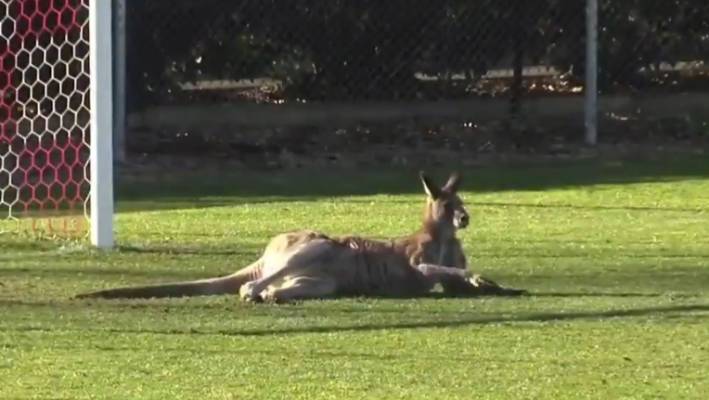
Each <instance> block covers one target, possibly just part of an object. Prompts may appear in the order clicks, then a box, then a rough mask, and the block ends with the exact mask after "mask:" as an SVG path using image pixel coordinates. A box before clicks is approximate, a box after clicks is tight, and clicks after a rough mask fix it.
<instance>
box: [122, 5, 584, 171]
mask: <svg viewBox="0 0 709 400" xmlns="http://www.w3.org/2000/svg"><path fill="white" fill-rule="evenodd" d="M584 20H585V3H584V2H583V1H549V0H536V1H525V2H520V1H515V0H485V1H476V2H468V1H443V2H440V1H437V2H434V1H414V2H412V1H410V0H407V1H404V0H395V1H387V2H379V1H328V2H325V1H312V0H311V1H298V2H291V3H283V2H275V1H239V2H230V3H229V4H226V3H224V2H221V1H203V2H200V3H195V2H193V1H171V2H162V1H152V2H128V3H127V18H126V25H127V29H126V31H127V36H126V43H127V45H126V49H127V50H126V51H127V68H128V88H129V90H128V99H129V100H128V103H127V104H128V107H129V112H130V113H131V116H132V117H133V118H132V119H130V120H131V127H132V128H133V129H132V131H130V132H129V134H128V137H127V139H128V149H129V151H132V152H142V153H165V152H169V153H175V152H182V153H188V154H191V155H198V154H199V155H208V154H215V153H216V154H231V155H233V156H236V157H235V158H240V159H248V158H250V157H252V156H254V154H256V153H269V154H271V155H274V154H277V155H279V156H278V157H280V155H281V154H282V153H287V154H289V155H291V156H292V155H298V154H300V155H303V156H305V157H307V158H308V159H311V160H312V155H313V154H322V155H323V156H324V157H325V158H327V159H328V160H330V161H332V160H333V158H339V157H341V155H342V152H344V151H345V150H346V151H347V152H349V153H352V152H358V151H359V152H362V154H364V155H363V157H362V158H365V159H366V158H367V157H368V156H371V155H372V150H373V149H381V150H382V153H383V154H382V158H383V159H390V158H391V157H390V156H389V155H387V154H386V153H392V152H396V153H397V154H402V153H405V152H406V150H407V149H408V150H416V149H418V150H420V149H422V148H425V149H426V150H428V151H430V150H432V149H448V150H463V151H468V152H495V151H496V150H498V149H499V148H501V147H514V148H516V147H525V146H527V145H528V144H531V143H532V142H534V141H538V140H539V138H537V136H539V135H537V134H535V133H529V132H527V129H525V128H524V127H523V126H518V127H517V128H516V129H515V131H516V133H515V134H513V135H502V134H501V132H502V131H505V130H510V127H511V126H512V125H514V121H510V119H509V116H510V115H511V114H513V115H517V114H520V111H521V110H525V107H526V108H531V109H532V110H539V111H541V114H544V115H546V116H547V117H548V118H547V119H549V118H553V117H555V116H556V113H555V112H553V110H554V109H555V108H556V106H555V104H566V99H567V98H573V99H574V100H575V103H574V104H576V105H577V106H579V107H580V108H578V110H575V112H576V114H578V112H580V111H582V104H583V96H582V93H583V81H584V62H585V59H584V52H585V25H584ZM545 99H550V100H551V103H548V104H547V103H545V101H544V100H545ZM550 111H552V112H550ZM562 114H563V110H562ZM572 118H573V119H574V122H575V123H576V126H575V127H574V129H576V130H575V131H573V132H571V131H569V132H568V134H569V135H571V134H574V135H577V136H582V125H581V124H582V123H583V122H582V121H583V119H582V118H581V117H579V116H578V115H575V116H573V117H572ZM579 129H581V130H579ZM517 131H519V132H517ZM527 136H529V137H527ZM532 136H534V138H532ZM392 149H395V150H392ZM246 153H248V154H246ZM375 153H376V152H375ZM278 157H276V158H278ZM256 158H258V157H256ZM267 158H268V157H267ZM270 158H271V159H273V157H270ZM291 158H292V157H291ZM395 158H396V157H395ZM362 161H366V160H362ZM274 162H276V163H278V162H279V161H274Z"/></svg>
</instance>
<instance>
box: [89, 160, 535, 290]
mask: <svg viewBox="0 0 709 400" xmlns="http://www.w3.org/2000/svg"><path fill="white" fill-rule="evenodd" d="M419 175H420V179H421V182H422V184H423V188H424V191H425V193H426V203H425V207H424V214H423V221H422V224H421V228H420V229H419V230H417V231H416V232H414V233H412V234H410V235H407V236H403V237H398V238H394V239H390V240H373V239H368V238H363V237H359V236H343V237H330V236H328V235H326V234H324V233H321V232H316V231H312V230H300V231H294V232H287V233H282V234H279V235H276V236H275V237H273V238H272V239H271V240H270V242H269V243H268V244H267V246H266V248H265V250H264V252H263V253H262V255H261V257H260V258H259V259H258V260H256V261H254V262H253V263H252V264H251V265H249V266H247V267H244V268H242V269H241V270H239V271H237V272H235V273H233V274H231V275H227V276H222V277H217V278H210V279H200V280H195V281H189V282H176V283H168V284H159V285H150V286H138V287H124V288H116V289H107V290H101V291H96V292H91V293H84V294H79V295H77V296H76V298H106V299H112V298H157V297H182V296H205V295H222V294H236V293H239V296H240V298H241V299H242V300H244V301H252V302H261V301H269V302H288V301H293V300H304V299H315V298H332V297H343V296H377V297H415V296H422V295H425V294H427V293H429V292H430V291H431V290H432V289H433V288H434V287H435V286H436V284H440V286H441V287H442V288H443V292H444V294H446V295H452V296H461V295H465V296H476V295H509V296H515V295H521V294H524V293H526V291H524V290H518V289H512V288H505V287H502V286H500V285H498V284H497V283H495V282H494V281H492V280H489V279H486V278H483V277H482V276H480V275H477V274H473V273H472V272H471V271H469V270H468V263H467V260H466V257H465V254H464V252H463V248H462V246H461V243H460V241H459V240H458V238H457V237H456V232H457V231H458V230H459V229H465V228H466V227H467V226H468V224H469V222H470V216H469V214H468V212H467V210H466V209H465V207H464V205H463V201H462V200H461V198H460V197H459V196H458V189H459V187H460V183H461V177H460V175H459V174H458V173H457V172H453V173H452V174H451V175H450V177H449V178H448V181H447V182H446V183H445V184H444V185H443V186H442V187H439V186H437V185H436V184H434V183H433V182H432V181H431V179H430V178H428V177H427V176H426V175H425V173H424V172H420V174H419Z"/></svg>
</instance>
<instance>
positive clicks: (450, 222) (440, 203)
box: [419, 172, 470, 232]
mask: <svg viewBox="0 0 709 400" xmlns="http://www.w3.org/2000/svg"><path fill="white" fill-rule="evenodd" d="M419 175H420V177H421V182H422V183H423V189H424V190H425V191H426V194H427V195H428V196H427V199H426V210H425V215H424V223H425V224H427V225H428V226H429V227H431V228H434V229H436V230H439V231H451V232H455V230H457V229H463V228H465V227H466V226H468V223H469V222H470V217H469V216H468V211H467V210H466V209H465V207H464V206H463V201H462V200H461V199H460V197H459V196H458V188H459V187H460V180H461V178H460V175H459V174H458V173H457V172H453V173H452V174H451V175H450V177H449V178H448V181H447V182H446V184H445V185H443V186H442V187H439V186H438V185H436V184H435V183H433V182H432V181H431V179H429V178H428V177H427V176H426V174H425V173H423V172H421V173H420V174H419Z"/></svg>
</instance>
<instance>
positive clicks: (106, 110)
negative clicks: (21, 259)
mask: <svg viewBox="0 0 709 400" xmlns="http://www.w3.org/2000/svg"><path fill="white" fill-rule="evenodd" d="M111 42H112V40H111V2H110V1H92V2H91V4H90V5H89V51H90V59H91V61H90V63H89V70H90V76H91V90H90V92H91V95H90V103H91V122H90V127H91V154H90V157H91V159H90V164H91V167H90V168H91V194H90V197H91V244H93V245H94V246H96V247H98V248H104V249H105V248H110V247H113V118H112V115H113V73H112V59H111V58H112V57H113V53H112V52H111V47H112V43H111Z"/></svg>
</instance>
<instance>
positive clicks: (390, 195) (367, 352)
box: [0, 158, 709, 399]
mask: <svg viewBox="0 0 709 400" xmlns="http://www.w3.org/2000/svg"><path fill="white" fill-rule="evenodd" d="M708 170H709V169H707V168H706V160H704V159H701V158H686V159H684V160H682V161H675V162H668V163H662V162H644V163H609V164H599V163H576V164H569V165H563V166H540V167H527V168H524V169H521V168H499V167H497V168H483V169H481V168H478V169H475V170H470V171H464V176H465V184H464V188H463V193H464V196H465V199H466V200H467V202H468V204H469V209H470V211H471V213H472V217H473V223H472V227H471V229H469V230H466V231H464V232H463V233H462V240H463V243H464V245H465V248H466V250H467V251H468V252H469V254H470V258H471V263H472V265H473V268H475V269H476V270H477V271H480V272H482V273H484V274H485V275H487V276H490V277H492V278H494V279H498V280H499V281H500V282H502V283H504V284H509V285H512V286H517V287H524V288H528V289H530V290H531V291H532V292H533V293H534V294H535V295H534V296H531V297H528V298H522V299H499V298H497V299H495V298H491V299H441V298H437V297H435V296H434V297H432V298H427V299H417V300H376V299H343V300H334V301H310V302H302V303H297V304H291V305H280V306H273V305H251V304H242V303H240V302H239V301H238V300H237V299H236V298H234V297H229V296H226V297H219V298H192V299H173V300H146V301H114V302H110V301H95V302H83V301H72V300H69V297H70V296H71V295H73V294H75V293H78V292H81V291H85V290H87V289H95V288H99V287H110V286H116V285H125V284H138V283H145V282H164V281H166V280H182V279H193V278H197V277H204V276H211V275H215V274H221V273H226V272H229V271H232V270H234V269H235V268H238V267H239V266H242V265H245V264H246V263H248V262H250V260H252V259H254V257H256V256H257V255H258V253H259V251H260V250H261V248H262V246H263V244H264V243H265V241H266V240H267V239H268V237H270V236H271V235H273V234H274V233H277V232H280V231H283V230H288V229H294V228H299V227H305V226H307V227H311V228H315V229H322V230H325V231H327V232H330V233H333V234H340V233H351V232H355V233H362V234H367V235H372V236H375V237H384V236H391V235H396V234H400V233H402V232H407V231H409V230H411V229H414V228H415V227H416V225H417V218H418V217H419V215H420V211H421V207H422V195H421V193H420V191H421V188H420V187H419V183H418V181H417V180H416V176H415V174H414V173H412V172H410V171H386V172H384V171H378V172H366V171H360V172H357V173H355V172H350V173H345V174H338V173H335V172H334V171H331V172H326V173H322V175H318V176H319V177H318V179H313V176H315V175H314V174H313V173H312V172H289V173H268V174H266V173H241V174H234V175H229V176H222V177H220V178H219V179H218V180H216V179H215V180H214V181H210V180H208V179H204V177H202V178H201V179H194V180H192V179H186V178H185V177H182V178H181V179H179V180H178V179H174V180H170V179H169V178H165V179H163V180H161V183H160V185H155V184H152V185H146V186H143V185H135V184H133V185H130V186H127V187H126V186H123V187H125V188H126V190H124V191H122V192H121V193H122V198H121V201H120V204H119V209H120V211H121V212H120V213H119V214H118V217H117V224H118V240H119V243H120V248H119V249H118V250H116V251H113V252H108V253H99V252H93V251H88V250H87V249H85V248H84V247H83V246H78V245H72V244H71V243H63V244H62V243H58V244H57V243H50V242H44V241H28V240H26V239H22V238H21V237H17V236H16V235H11V234H2V236H0V308H1V309H2V317H1V318H0V352H1V353H2V357H0V371H1V372H0V398H8V399H10V398H49V397H51V398H72V399H83V398H132V399H149V398H154V399H158V398H159V399H164V398H170V399H181V398H184V399H194V398H203V399H224V398H234V399H242V398H273V399H280V398H293V399H301V398H302V399H326V398H338V399H346V398H363V397H366V398H386V399H392V398H427V399H428V398H447V399H469V398H471V396H473V397H475V398H480V399H487V398H537V399H559V398H655V397H662V398H668V399H670V398H677V399H693V398H695V399H701V398H704V397H705V394H706V393H707V391H709V386H707V384H708V381H707V379H706V376H705V375H706V373H705V369H706V368H705V366H706V365H707V362H709V359H708V358H707V354H708V353H707V345H706V343H707V342H708V341H709V324H708V323H707V318H709V290H708V289H707V288H709V271H708V270H707V268H706V260H707V244H708V243H707V240H706V238H707V237H709V217H708V215H709V214H707V211H708V210H709V201H708V200H707V197H706V193H707V192H708V191H709V177H707V175H706V174H707V171H708ZM444 172H445V171H439V172H438V173H435V174H433V175H434V176H442V175H443V174H444ZM439 179H440V178H439ZM157 186H161V187H160V188H158V187H157ZM128 189H129V190H128ZM8 226H9V225H8ZM1 228H6V227H4V226H2V225H0V231H2V230H3V229H1Z"/></svg>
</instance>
